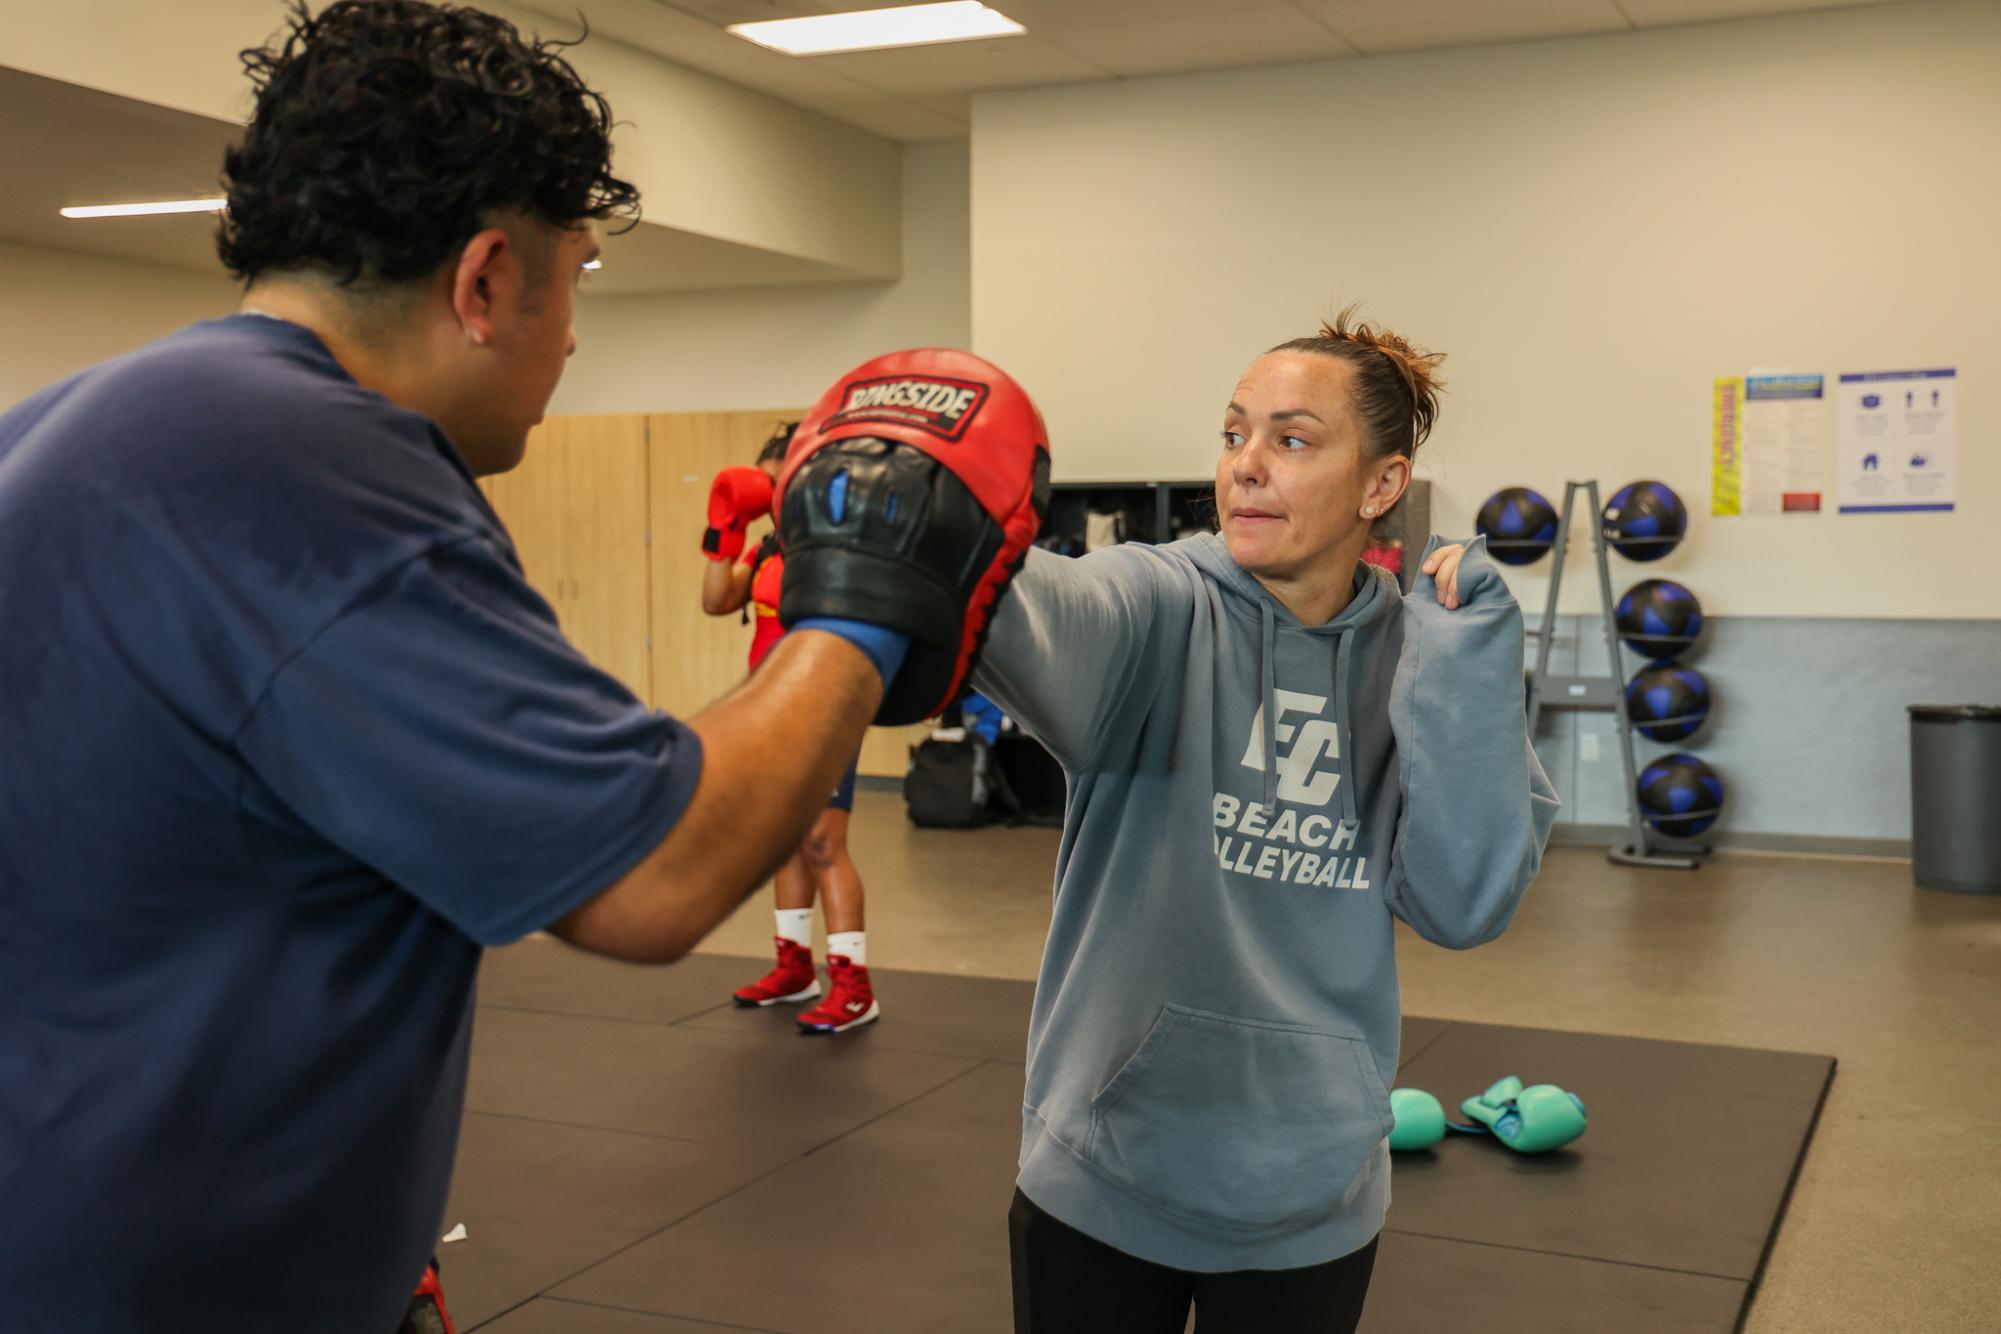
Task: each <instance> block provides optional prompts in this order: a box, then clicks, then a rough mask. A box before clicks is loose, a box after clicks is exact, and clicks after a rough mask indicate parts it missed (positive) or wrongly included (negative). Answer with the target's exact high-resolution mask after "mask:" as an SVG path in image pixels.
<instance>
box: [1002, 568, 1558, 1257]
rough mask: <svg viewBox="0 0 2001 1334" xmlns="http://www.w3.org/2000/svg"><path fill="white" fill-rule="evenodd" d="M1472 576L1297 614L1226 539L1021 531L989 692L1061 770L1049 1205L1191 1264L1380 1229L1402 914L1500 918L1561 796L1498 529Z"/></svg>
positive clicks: (1043, 1085) (1039, 1175) (1045, 1036)
mask: <svg viewBox="0 0 2001 1334" xmlns="http://www.w3.org/2000/svg"><path fill="white" fill-rule="evenodd" d="M1437 545H1438V543H1437V542H1436V541H1435V540H1434V542H1433V543H1432V546H1431V547H1428V548H1426V554H1427V555H1428V554H1429V553H1430V551H1431V550H1432V549H1435V547H1436V546H1437ZM1459 590H1460V601H1461V605H1460V607H1459V608H1458V609H1456V610H1453V611H1447V610H1446V609H1445V608H1444V607H1442V606H1440V605H1439V604H1438V601H1437V594H1436V590H1435V588H1434V586H1433V584H1432V581H1431V579H1430V578H1429V577H1427V576H1424V575H1419V576H1418V578H1417V581H1416V586H1415V588H1414V589H1413V591H1412V593H1411V595H1410V596H1409V597H1408V598H1405V597H1403V596H1401V595H1400V593H1399V591H1398V588H1397V585H1396V581H1395V580H1393V579H1392V578H1390V577H1389V576H1388V575H1386V574H1384V573H1382V572H1380V571H1378V570H1375V569H1374V568H1372V567H1370V566H1366V565H1364V566H1362V567H1360V569H1359V570H1358V571H1357V574H1356V584H1355V596H1354V599H1353V600H1352V601H1351V602H1350V603H1349V605H1348V606H1347V608H1346V609H1345V610H1343V611H1342V612H1341V614H1340V615H1338V616H1336V617H1335V618H1334V619H1333V620H1332V621H1330V622H1328V623H1327V624H1325V625H1316V626H1308V625H1302V624H1301V623H1300V622H1299V621H1298V620H1297V619H1295V618H1294V617H1293V616H1292V615H1291V614H1290V613H1289V612H1287V611H1286V610H1285V609H1284V608H1283V607H1281V606H1279V605H1278V603H1277V602H1276V601H1274V600H1273V598H1272V597H1271V595H1270V594H1268V593H1267V592H1265V590H1264V589H1263V587H1262V586H1260V585H1259V584H1258V582H1257V581H1256V580H1255V579H1253V578H1251V577H1250V576H1249V575H1248V574H1246V573H1245V572H1244V571H1243V570H1242V569H1241V568H1240V567H1239V566H1238V565H1237V563H1236V562H1235V561H1234V560H1232V559H1231V558H1230V555H1229V551H1228V549H1227V548H1226V547H1225V546H1224V545H1223V543H1222V541H1221V539H1219V538H1217V537H1214V536H1203V537H1196V538H1190V539H1187V540H1185V541H1181V542H1176V543H1173V544H1171V545H1168V546H1160V547H1151V546H1143V545H1139V544H1130V545H1125V546H1118V547H1113V548H1110V549H1108V550H1104V551H1100V552H1097V553H1094V554H1092V555H1089V556H1086V557H1083V558H1082V559H1077V560H1071V559H1066V558H1064V557H1061V556H1053V555H1049V554H1047V553H1045V552H1041V551H1033V552H1031V553H1030V554H1029V560H1028V563H1027V565H1026V566H1025V567H1024V568H1023V570H1022V572H1021V574H1020V575H1019V577H1018V578H1017V579H1016V580H1015V582H1014V585H1013V588H1012V589H1011V590H1010V592H1009V593H1008V596H1007V599H1006V601H1005V602H1004V603H1003V605H1002V608H1001V610H1000V613H999V615H998V616H997V618H996V621H995V624H994V628H993V634H992V636H991V637H990V639H989V641H988V644H987V648H986V653H985V658H984V661H983V663H982V665H981V667H980V670H979V672H978V673H977V675H976V677H975V684H976V685H977V686H978V687H979V689H980V690H982V691H983V692H985V693H986V694H987V695H988V696H989V697H991V698H992V699H993V700H995V701H996V702H997V703H998V704H1000V706H1001V707H1002V708H1003V709H1005V710H1006V711H1007V712H1008V713H1009V714H1011V715H1012V716H1013V717H1014V718H1015V719H1016V720H1017V721H1018V722H1019V723H1020V724H1021V726H1022V728H1023V730H1025V731H1027V732H1028V733H1030V734H1031V735H1033V736H1035V737H1036V738H1037V739H1038V740H1040V741H1041V742H1042V743H1043V744H1044V745H1045V746H1046V747H1048V749H1049V750H1050V751H1051V753H1053V754H1054V755H1055V756H1056V758H1057V759H1058V760H1059V761H1060V762H1061V764H1062V765H1063V768H1064V770H1065V772H1066V774H1067V776H1068V780H1069V806H1068V810H1067V812H1066V814H1065V817H1064V827H1063V839H1062V843H1061V846H1060V848H1059V850H1058V853H1057V861H1056V893H1055V904H1054V911H1053V915H1052V919H1051V922H1050V927H1049V943H1048V946H1047V948H1046V950H1045V952H1044V954H1043V960H1042V974H1041V978H1040V980H1039V982H1038V984H1037V986H1036V993H1035V1010H1034V1016H1033V1019H1032V1021H1031V1024H1030V1028H1029V1037H1028V1080H1027V1094H1026V1098H1025V1100H1024V1105H1023V1108H1022V1141H1021V1175H1020V1180H1019V1184H1020V1186H1021V1189H1022V1191H1023V1193H1025V1194H1026V1195H1027V1196H1028V1197H1029V1198H1030V1199H1031V1200H1033V1201H1034V1202H1035V1203H1036V1204H1037V1205H1039V1206H1041V1207H1042V1208H1043V1209H1044V1210H1046V1211H1047V1212H1049V1213H1050V1214H1052V1215H1054V1216H1055V1217H1057V1218H1058V1219H1061V1220H1062V1221H1063V1222H1065V1223H1068V1224H1069V1225H1071V1226H1072V1227H1075V1228H1077V1229H1078V1230H1079V1231H1082V1232H1084V1233H1086V1234H1087V1235H1089V1236H1092V1237H1095V1238H1097V1239H1098V1240H1100V1241H1103V1242H1105V1243H1107V1244H1108V1245H1111V1246H1114V1247H1117V1248H1118V1249H1119V1250H1122V1251H1125V1252H1127V1253H1129V1254H1132V1255H1137V1256H1139V1257H1141V1258H1143V1259H1147V1260H1152V1261H1154V1262H1156V1263H1159V1264H1165V1265H1171V1266H1174V1267H1175V1268H1178V1269H1189V1270H1199V1271H1219V1270H1230V1269H1289V1268H1295V1267H1298V1266H1301V1265H1311V1264H1319V1263H1322V1262H1324V1261H1327V1260H1332V1259H1335V1258H1337V1257H1339V1256H1342V1255H1345V1254H1347V1253H1348V1252H1350V1251H1352V1250H1354V1249H1356V1248H1357V1247H1359V1246H1362V1245H1365V1244H1367V1242H1368V1241H1369V1239H1370V1238H1371V1237H1373V1236H1375V1235H1376V1233H1377V1232H1378V1231H1380V1230H1381V1228H1382V1225H1383V1217H1384V1213H1385V1211H1386V1210H1387V1208H1388V1206H1389V1153H1388V1147H1387V1144H1386V1139H1385V1137H1386V1136H1387V1134H1388V1132H1389V1128H1390V1111H1389V1094H1388V1086H1389V1084H1390V1083H1391V1082H1392V1080H1393V1079H1394V1078H1395V1075H1396V1068H1397V1041H1398V1031H1399V1024H1400V1017H1401V1005H1400V1000H1399V996H1398V992H1397V972H1396V954H1395V949H1394V934H1393V928H1392V923H1391V919H1392V917H1397V918H1402V919H1403V920H1404V921H1406V922H1408V923H1409V924H1410V925H1411V926H1412V927H1413V928H1414V929H1415V930H1416V931H1417V932H1418V934H1419V935H1421V936H1423V937H1424V938H1425V939H1427V940H1431V941H1434V942H1436V943H1438V944H1440V945H1445V946H1448V947H1450V948H1453V949H1465V948H1469V947H1471V946H1474V945H1478V944H1481V943H1483V942H1485V941H1488V940H1492V939H1493V938H1494V937H1495V936H1498V935H1499V934H1500V933H1501V932H1502V930H1504V929H1505V928H1506V927H1507V924H1508V921H1509V919H1510V918H1511V917H1512V916H1513V915H1514V911H1515V906H1516V904H1517V903H1519V902H1520V900H1521V897H1522V893H1523V891H1524V890H1526V889H1527V887H1528V885H1529V882H1530V881H1531V880H1533V879H1534V878H1535V874H1536V870H1537V868H1538V866H1539V865H1540V864H1541V860H1542V850H1543V846H1544V844H1545V843H1546V842H1547V840H1548V837H1549V829H1550V825H1551V823H1552V822H1553V821H1554V819H1555V817H1556V810H1557V800H1556V794H1555V792H1554V791H1553V790H1552V789H1551V787H1550V785H1549V780H1548V779H1547V778H1546V777H1544V775H1543V772H1542V768H1541V766H1540V765H1539V764H1537V762H1536V758H1535V752H1534V751H1533V750H1532V749H1530V747H1529V744H1528V736H1527V720H1526V718H1525V716H1524V710H1523V696H1522V674H1521V672H1522V618H1521V613H1520V611H1519V609H1518V608H1517V607H1516V605H1515V602H1514V599H1513V598H1512V597H1511V596H1510V595H1509V593H1508V589H1507V585H1506V584H1505V583H1503V582H1502V580H1501V577H1500V573H1499V571H1497V570H1496V569H1495V567H1494V566H1493V564H1492V563H1491V561H1490V560H1489V558H1488V557H1487V555H1486V545H1485V542H1484V540H1476V541H1475V542H1474V543H1473V544H1472V545H1471V546H1470V547H1469V548H1468V550H1467V552H1466V555H1465V558H1464V560H1463V562H1462V563H1461V566H1460V571H1459Z"/></svg>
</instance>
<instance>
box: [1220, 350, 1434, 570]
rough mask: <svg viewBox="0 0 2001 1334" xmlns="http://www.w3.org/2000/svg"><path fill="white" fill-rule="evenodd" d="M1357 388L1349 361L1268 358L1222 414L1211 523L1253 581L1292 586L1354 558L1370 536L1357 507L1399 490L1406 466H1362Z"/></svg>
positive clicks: (1381, 505) (1382, 506) (1383, 504)
mask: <svg viewBox="0 0 2001 1334" xmlns="http://www.w3.org/2000/svg"><path fill="white" fill-rule="evenodd" d="M1354 384H1355V370H1354V367H1353V366H1351V365H1349V363H1347V362H1345V361H1339V360H1336V359H1335V358H1333V357H1325V356H1320V355H1318V354H1315V353H1311V352H1273V353H1269V354H1267V355H1266V356H1262V357H1260V358H1258V359H1257V360H1256V361H1254V362H1252V363H1251V368H1250V369H1249V370H1248V371H1245V372H1244V378H1243V379H1242V380H1240V381H1238V383H1237V391H1236V394H1235V395H1234V396H1233V397H1232V399H1231V400H1230V406H1229V407H1228V409H1227V410H1225V412H1224V414H1223V453H1222V456H1221V457H1220V458H1218V459H1217V461H1216V516H1217V520H1218V522H1219V523H1220V524H1221V527H1222V535H1223V541H1224V542H1225V543H1227V544H1228V546H1229V548H1230V556H1231V557H1232V559H1234V560H1235V561H1236V562H1237V564H1238V565H1240V566H1242V567H1243V568H1244V569H1245V570H1247V571H1249V572H1250V573H1251V574H1253V575H1258V576H1261V577H1263V578H1267V579H1293V578H1298V577H1300V576H1302V575H1304V574H1307V573H1308V572H1310V571H1312V570H1313V569H1314V568H1315V567H1319V566H1323V565H1325V564H1326V563H1327V562H1328V561H1329V559H1330V558H1332V557H1335V556H1338V555H1342V554H1344V553H1345V554H1347V555H1348V558H1349V559H1353V558H1354V556H1357V555H1359V554H1360V553H1361V549H1362V546H1363V544H1364V542H1365V541H1366V539H1367V536H1368V528H1369V524H1370V520H1368V519H1366V518H1364V517H1363V516H1362V510H1363V509H1364V508H1365V507H1369V506H1375V507H1377V508H1378V510H1379V512H1380V511H1383V510H1387V508H1388V507H1389V505H1391V504H1394V503H1395V500H1396V497H1397V495H1398V494H1400V493H1401V492H1402V490H1403V480H1402V479H1403V477H1405V476H1407V475H1408V465H1407V464H1406V463H1405V461H1404V460H1403V459H1401V458H1397V457H1395V456H1392V457H1391V458H1389V459H1384V460H1378V461H1377V462H1375V463H1373V464H1369V463H1365V462H1364V461H1363V457H1362V452H1363V451H1362V425H1361V422H1360V420H1359V419H1358V418H1357V416H1356V413H1355V408H1354ZM1350 547H1352V548H1353V551H1352V553H1348V552H1347V549H1348V548H1350Z"/></svg>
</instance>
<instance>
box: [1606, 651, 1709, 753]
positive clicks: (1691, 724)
mask: <svg viewBox="0 0 2001 1334" xmlns="http://www.w3.org/2000/svg"><path fill="white" fill-rule="evenodd" d="M1626 716H1627V717H1628V718H1630V719H1632V720H1633V724H1634V726H1636V727H1638V728H1639V729H1640V734H1641V735H1642V736H1644V737H1646V738H1648V739H1649V740H1651V741H1680V740H1681V739H1682V738H1684V737H1690V736H1694V735H1695V733H1696V731H1697V729H1699V728H1700V727H1701V726H1702V724H1703V722H1704V720H1705V719H1707V718H1708V717H1709V681H1708V679H1707V678H1706V677H1704V676H1703V674H1702V673H1701V672H1698V671H1696V670H1695V669H1694V668H1693V667H1676V666H1672V665H1657V666H1653V667H1642V668H1640V670H1639V671H1637V672H1635V673H1633V679H1632V680H1630V681H1628V682H1626Z"/></svg>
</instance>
